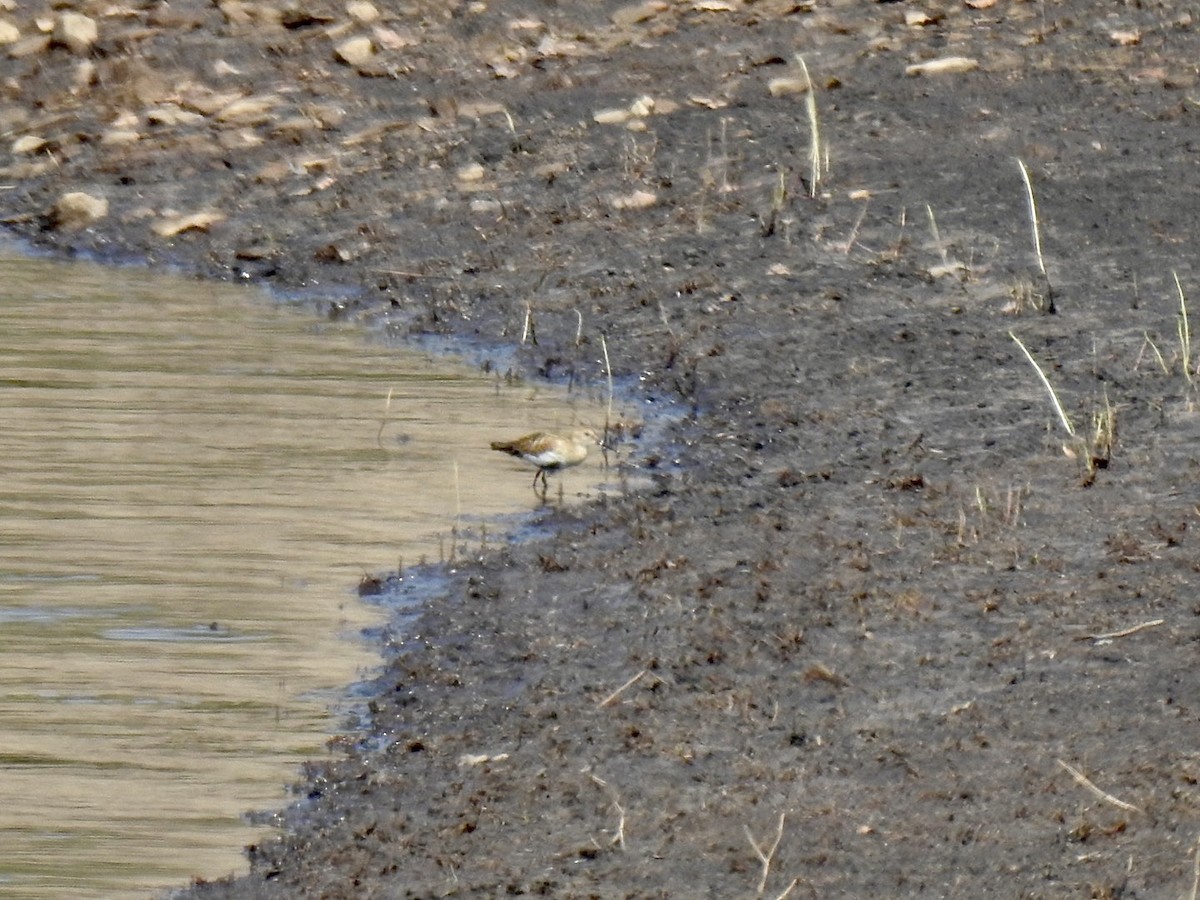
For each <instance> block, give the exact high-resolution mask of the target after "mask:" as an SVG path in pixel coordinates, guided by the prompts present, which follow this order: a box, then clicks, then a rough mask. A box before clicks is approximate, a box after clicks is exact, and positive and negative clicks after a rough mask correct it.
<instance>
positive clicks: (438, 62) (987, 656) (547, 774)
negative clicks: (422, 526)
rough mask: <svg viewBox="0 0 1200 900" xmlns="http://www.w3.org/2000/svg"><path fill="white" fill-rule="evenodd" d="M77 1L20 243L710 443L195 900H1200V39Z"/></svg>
mask: <svg viewBox="0 0 1200 900" xmlns="http://www.w3.org/2000/svg"><path fill="white" fill-rule="evenodd" d="M75 6H76V7H77V11H78V12H80V13H83V14H87V15H90V16H91V17H92V18H93V19H94V21H95V23H96V24H97V26H98V27H97V35H96V37H95V39H94V40H93V41H91V42H87V41H85V42H83V43H82V45H80V44H79V40H80V39H78V38H76V39H73V40H71V39H68V38H67V37H61V36H57V35H56V34H50V35H47V36H46V37H45V39H44V40H43V41H42V42H41V43H38V42H37V40H35V39H39V38H38V36H39V32H38V29H37V23H36V22H34V21H33V20H32V19H30V20H28V21H17V19H18V16H17V15H16V14H15V13H10V14H9V18H11V19H13V20H14V22H15V24H17V26H18V28H19V29H20V32H21V35H22V40H29V41H31V43H29V44H27V45H26V44H20V43H18V44H16V45H13V47H19V48H20V52H16V51H15V50H12V49H11V48H10V52H9V53H8V54H7V55H6V56H5V57H4V58H3V60H0V70H2V71H3V73H4V79H5V80H4V90H5V92H6V94H7V96H8V107H7V111H6V112H5V116H6V122H5V125H6V129H5V130H6V132H7V133H8V135H9V136H10V140H13V141H16V140H17V139H20V138H32V139H33V140H27V141H25V142H24V143H22V144H21V145H20V146H19V147H18V146H17V145H16V144H14V145H13V147H12V152H10V153H9V155H8V159H7V165H6V167H5V175H4V180H5V187H6V188H7V189H6V190H4V191H3V192H2V193H0V219H2V220H3V221H4V223H5V224H6V226H7V227H8V228H9V229H10V231H11V232H12V233H13V234H15V235H16V236H18V237H20V238H21V239H23V240H26V241H29V242H31V243H32V245H33V246H35V247H38V248H44V249H48V250H50V251H52V252H56V253H64V254H84V255H88V256H91V257H95V258H99V259H103V260H109V261H114V262H128V261H138V262H140V263H148V264H150V265H154V266H172V267H176V268H179V269H180V270H182V271H185V272H190V273H195V274H196V275H197V276H200V277H205V278H219V279H225V280H237V281H250V282H255V283H262V284H264V285H266V286H267V287H270V288H272V289H274V290H277V291H281V292H289V293H290V292H300V293H302V294H303V296H305V297H309V298H317V299H314V300H312V301H311V302H313V303H314V305H315V306H316V307H317V309H318V311H319V313H320V314H321V315H329V316H337V317H347V318H353V319H356V320H360V321H362V322H363V324H364V327H368V328H382V329H387V330H388V331H389V333H392V334H397V335H408V336H411V337H413V338H414V339H423V338H424V339H428V338H430V337H431V336H435V337H436V338H437V339H439V340H442V339H444V340H449V341H454V342H462V343H463V345H467V346H471V347H474V348H476V350H477V352H479V353H480V355H481V361H483V362H486V361H487V360H488V359H489V354H490V353H493V352H494V354H495V358H494V360H493V363H492V364H493V365H497V366H501V367H503V368H505V369H509V368H511V369H512V374H513V375H514V376H515V377H525V378H530V379H536V378H550V379H553V380H556V381H565V380H568V379H574V380H576V381H577V382H578V383H582V384H585V385H597V384H600V383H602V380H603V378H604V374H605V370H604V365H603V363H602V356H601V346H600V337H601V336H602V335H603V336H604V338H605V342H604V343H605V346H606V347H607V349H608V351H609V354H610V359H611V363H612V368H613V371H614V374H615V376H616V377H617V378H618V379H620V380H621V382H622V383H623V384H626V385H628V386H629V391H630V397H631V398H632V399H631V403H632V405H633V406H634V407H636V408H637V409H639V410H640V411H641V415H642V417H643V418H645V419H646V420H649V421H655V420H656V410H657V409H658V408H660V407H669V408H670V409H671V410H673V411H677V414H676V415H674V416H673V417H672V418H671V419H670V420H669V421H668V422H666V423H665V425H664V426H663V428H662V430H661V436H660V437H656V438H654V439H653V440H652V439H651V438H650V437H649V436H648V435H647V436H644V437H634V438H632V439H630V440H628V441H627V442H626V443H625V444H624V445H623V446H622V450H623V452H624V453H625V454H626V457H627V459H628V460H629V462H630V463H631V464H633V465H635V466H637V467H638V468H639V469H640V470H641V471H642V472H643V473H645V474H646V475H647V476H648V477H649V478H650V486H649V487H646V488H644V489H639V490H637V491H636V492H630V493H629V494H628V495H625V496H619V497H610V498H608V499H607V500H606V501H605V502H604V503H602V504H597V505H594V506H592V507H589V508H587V509H585V510H582V511H579V512H563V511H558V510H555V509H553V508H551V509H547V510H545V511H543V512H542V513H541V514H540V515H541V516H542V519H543V522H542V524H543V525H544V534H543V536H542V537H541V538H540V539H538V540H532V541H526V542H521V543H513V544H510V545H506V546H504V547H503V548H500V549H498V550H495V551H494V552H489V553H487V554H486V555H484V556H482V557H480V558H477V559H474V560H471V561H469V562H466V563H464V564H463V565H461V566H460V567H458V569H457V570H456V571H455V572H454V573H452V574H451V576H450V577H449V579H448V581H447V583H446V588H445V590H444V591H443V592H441V593H440V594H439V595H438V596H430V597H429V598H428V600H427V603H426V607H425V611H424V613H423V614H422V616H421V618H420V619H419V621H418V622H417V623H416V625H415V626H411V627H410V626H408V625H406V626H405V627H404V628H402V629H397V630H396V631H395V632H394V633H393V634H392V635H391V636H390V638H389V642H388V643H389V646H387V647H386V648H385V652H386V653H387V654H388V655H389V657H390V658H391V662H390V663H389V666H388V669H387V671H386V673H385V674H384V675H383V676H382V677H381V678H380V680H379V681H378V683H377V685H376V690H377V694H376V696H375V697H374V698H373V700H372V702H371V715H372V719H371V722H370V725H369V728H367V729H366V731H365V733H364V734H363V735H362V740H361V743H358V744H356V745H354V746H349V747H346V748H345V750H346V752H345V755H344V756H340V757H337V758H335V759H332V760H328V761H322V762H315V763H313V764H312V766H311V767H309V769H308V770H307V771H306V772H305V773H304V777H303V779H302V782H301V784H300V785H299V786H298V789H297V790H298V795H299V796H300V797H301V799H300V800H299V801H298V803H297V804H296V805H295V806H294V807H292V808H291V809H289V810H288V811H287V812H286V813H285V814H284V815H283V816H282V817H281V818H282V821H283V825H284V830H283V832H282V834H281V835H280V837H279V838H278V839H275V840H272V841H269V842H266V843H264V844H262V845H261V846H257V847H254V848H251V850H250V864H251V869H250V874H249V875H248V876H246V877H243V878H238V879H233V880H227V881H217V882H206V883H197V884H196V885H193V886H192V887H191V888H190V889H188V890H186V891H184V892H183V893H182V894H181V895H180V896H194V897H230V898H233V897H293V896H322V897H358V898H361V897H383V896H388V897H394V896H411V897H433V896H477V895H499V894H540V895H545V896H563V897H585V896H596V897H601V896H603V897H609V896H624V897H651V896H654V897H667V896H711V897H726V896H746V895H761V896H772V897H774V896H783V895H789V896H820V897H824V896H858V897H865V896H910V895H911V896H917V895H920V896H946V897H951V896H1020V897H1067V896H1071V897H1078V896H1091V897H1158V896H1181V895H1186V894H1187V892H1188V890H1189V889H1192V885H1193V880H1194V877H1195V876H1194V871H1195V870H1194V866H1195V858H1196V843H1197V834H1198V833H1200V794H1198V790H1197V781H1198V779H1200V753H1198V752H1197V751H1196V749H1195V748H1196V746H1197V740H1196V739H1197V737H1200V735H1198V728H1197V709H1196V704H1197V696H1198V694H1197V688H1198V687H1200V684H1198V680H1200V679H1198V676H1197V674H1196V668H1195V664H1194V654H1195V643H1196V640H1197V636H1198V634H1200V631H1198V627H1197V626H1198V625H1200V622H1198V620H1197V616H1198V615H1200V605H1198V604H1197V601H1196V590H1195V584H1196V579H1197V578H1198V577H1200V576H1198V575H1197V563H1196V560H1197V559H1198V554H1197V550H1198V549H1200V547H1198V540H1197V524H1198V523H1197V515H1198V507H1197V502H1198V500H1200V496H1198V491H1197V489H1196V475H1197V469H1198V468H1200V451H1198V450H1197V447H1198V446H1200V445H1198V443H1197V437H1198V436H1200V413H1198V412H1197V391H1196V387H1195V385H1194V383H1193V382H1194V379H1195V378H1196V377H1197V375H1196V374H1195V360H1194V359H1192V357H1191V353H1190V345H1189V343H1188V339H1187V335H1188V334H1190V332H1188V331H1183V330H1181V329H1180V325H1181V323H1182V322H1183V321H1184V317H1183V316H1181V302H1180V296H1179V289H1180V288H1182V289H1183V293H1184V300H1183V304H1182V308H1183V309H1186V308H1187V305H1188V299H1187V293H1188V291H1189V290H1190V289H1192V286H1194V285H1196V284H1200V272H1198V271H1197V270H1196V266H1195V263H1194V260H1195V259H1196V237H1195V236H1196V234H1197V233H1200V202H1198V200H1200V196H1198V195H1200V190H1198V179H1197V178H1196V176H1195V173H1194V158H1193V157H1194V154H1193V153H1192V148H1193V144H1194V141H1195V134H1196V127H1197V121H1198V116H1200V90H1197V81H1198V76H1197V70H1196V66H1195V63H1194V60H1195V59H1196V58H1198V51H1200V24H1198V23H1197V21H1195V19H1194V12H1188V11H1180V10H1178V9H1176V8H1173V7H1172V6H1171V5H1168V4H1156V3H1147V4H1142V5H1141V6H1138V7H1132V6H1119V7H1116V6H1114V7H1113V8H1111V9H1110V8H1109V7H1106V6H1105V7H1097V5H1096V4H1094V3H1085V2H1072V0H1067V2H1061V3H1055V2H1047V3H1044V4H1032V3H1030V4H1022V3H1017V4H995V5H992V4H989V3H987V2H986V0H983V2H978V0H977V2H970V3H929V4H925V5H923V6H921V7H920V8H918V7H916V6H915V5H911V4H907V3H904V4H894V3H887V4H874V5H871V6H869V7H866V6H863V5H861V4H853V3H842V2H832V3H828V4H808V3H794V2H776V0H760V2H757V3H741V2H727V3H725V2H722V3H694V4H693V3H687V4H684V3H666V2H663V3H654V2H651V3H645V4H641V5H636V6H634V5H626V4H613V3H593V2H582V0H580V2H559V3H556V4H545V3H535V2H525V0H518V2H514V3H507V4H492V5H489V4H483V3H473V4H461V5H456V4H450V5H447V4H443V3H432V2H430V3H421V2H414V3H408V4H402V5H399V6H398V7H396V8H388V9H384V8H383V5H382V4H381V5H380V7H379V8H378V9H375V8H374V7H372V9H375V13H376V14H377V17H374V18H373V17H372V16H371V15H370V14H369V12H368V11H367V9H366V7H365V6H362V5H353V4H352V5H351V6H353V10H351V9H350V7H346V8H343V7H341V6H338V5H335V4H325V3H313V4H309V5H307V6H304V7H302V8H301V7H299V6H295V5H287V4H284V5H280V6H276V5H273V4H239V3H233V2H226V3H222V4H217V5H212V4H207V3H202V2H199V0H181V2H176V3H171V4H166V3H158V4H155V3H150V4H138V5H135V6H133V7H130V8H122V9H121V10H119V11H113V10H111V9H108V10H107V11H106V9H107V8H106V7H103V6H102V5H100V4H90V3H85V2H80V3H77V4H75ZM364 37H365V38H368V39H369V43H368V45H366V55H365V56H364V55H362V53H363V51H364V45H363V44H362V42H361V41H359V42H358V43H357V44H356V45H354V46H349V45H347V43H346V42H347V41H350V40H352V39H355V38H364ZM797 53H800V54H802V56H803V59H804V61H805V65H806V66H807V68H808V71H809V73H810V76H811V78H812V81H813V83H814V84H815V86H816V95H815V96H816V100H817V111H818V121H819V123H820V129H819V130H820V141H819V146H820V148H821V152H820V153H819V154H818V159H819V161H820V162H821V163H822V164H823V163H824V161H825V158H826V155H827V158H828V164H829V165H828V171H827V172H820V173H819V174H820V178H819V179H818V180H816V182H815V183H814V177H813V175H814V169H813V161H812V159H811V157H810V148H811V137H812V129H811V123H812V119H811V117H810V115H809V113H808V109H807V106H806V101H805V94H804V93H803V87H802V86H801V85H802V80H803V73H802V71H801V68H800V66H799V64H798V62H797V60H796V54H797ZM947 59H954V60H967V61H968V62H954V63H941V64H940V65H942V66H944V67H945V66H948V67H949V70H948V71H945V70H943V71H938V70H937V69H936V67H935V70H934V71H929V70H928V69H925V70H922V69H920V68H918V69H912V68H911V67H913V66H921V65H922V64H927V63H930V62H935V61H939V60H947ZM347 60H351V61H349V62H348V61H347ZM38 141H41V143H37V142H38ZM1018 159H1020V160H1021V161H1022V162H1023V163H1024V164H1025V166H1026V167H1027V169H1028V171H1029V173H1030V183H1031V185H1032V187H1033V190H1034V193H1035V196H1036V203H1037V211H1038V221H1039V226H1040V234H1039V237H1040V241H1041V252H1042V257H1041V259H1040V260H1039V259H1038V258H1037V256H1036V255H1035V253H1034V250H1033V240H1032V235H1031V222H1030V216H1029V210H1028V206H1027V197H1026V193H1025V188H1024V185H1023V182H1022V177H1021V173H1020V169H1019V166H1018V163H1017V160H1018ZM70 193H83V194H86V195H88V197H90V198H92V199H93V200H99V201H103V203H104V205H105V208H104V209H103V210H101V208H100V207H99V206H98V205H96V204H88V203H86V202H84V201H79V200H76V201H74V202H72V203H69V204H67V205H66V206H64V205H63V204H62V198H63V196H64V195H65V194H70ZM1176 277H1178V280H1179V287H1177V285H1176V281H1175V278H1176ZM1051 291H1052V292H1053V293H1052V296H1053V300H1054V303H1053V307H1051V304H1050V302H1049V300H1050V297H1051ZM531 320H532V322H533V323H534V324H535V326H536V337H537V342H536V344H534V343H532V342H531V341H529V340H528V339H527V340H526V341H525V343H524V344H523V345H522V344H521V338H522V336H523V335H525V336H526V337H527V338H528V334H527V329H528V326H529V324H530V322H531ZM1188 322H1189V327H1190V319H1189V320H1188ZM1013 336H1016V337H1018V338H1019V339H1020V341H1021V343H1022V344H1023V345H1024V346H1025V347H1026V348H1027V349H1028V351H1029V353H1030V355H1031V356H1032V357H1033V359H1034V360H1035V362H1036V363H1037V364H1038V366H1039V367H1040V369H1041V371H1042V372H1043V373H1044V375H1045V377H1046V378H1047V380H1048V381H1049V382H1050V384H1051V385H1052V387H1053V388H1054V390H1055V391H1056V396H1057V397H1058V398H1059V400H1060V402H1061V404H1062V407H1063V409H1062V415H1061V416H1060V415H1059V414H1058V413H1057V412H1056V410H1055V409H1054V407H1053V405H1052V402H1051V399H1050V397H1049V395H1048V392H1047V391H1046V389H1045V388H1044V386H1043V384H1042V383H1041V381H1040V377H1039V375H1038V374H1037V372H1036V371H1035V369H1034V367H1033V366H1031V365H1030V362H1029V360H1028V359H1027V358H1026V356H1025V354H1024V352H1023V351H1022V349H1021V347H1020V346H1019V345H1018V344H1017V342H1016V341H1014V340H1013ZM489 348H492V349H489ZM1063 420H1065V421H1063ZM1066 425H1069V426H1070V428H1071V429H1072V430H1073V431H1074V434H1071V433H1068V430H1067V428H1066V427H1065V426H1066Z"/></svg>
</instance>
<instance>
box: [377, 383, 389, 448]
mask: <svg viewBox="0 0 1200 900" xmlns="http://www.w3.org/2000/svg"><path fill="white" fill-rule="evenodd" d="M391 409H392V389H391V388H388V395H387V400H385V401H384V403H383V416H381V417H380V419H379V431H377V432H376V433H375V443H376V444H378V445H379V449H380V450H382V449H383V429H384V428H386V427H387V423H388V413H390V412H391Z"/></svg>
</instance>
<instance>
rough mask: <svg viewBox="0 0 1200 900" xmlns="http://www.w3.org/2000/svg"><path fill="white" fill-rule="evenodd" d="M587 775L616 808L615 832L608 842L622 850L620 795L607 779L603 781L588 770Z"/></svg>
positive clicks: (623, 814)
mask: <svg viewBox="0 0 1200 900" xmlns="http://www.w3.org/2000/svg"><path fill="white" fill-rule="evenodd" d="M588 777H589V778H590V779H592V781H594V782H596V784H598V785H599V786H600V787H602V788H603V789H604V791H605V793H607V794H608V799H609V800H611V801H612V805H613V808H614V809H616V811H617V833H616V834H614V835H613V836H612V840H610V841H609V843H610V844H616V845H617V846H618V847H620V848H621V849H622V850H624V849H625V807H623V806H622V805H621V795H620V794H618V793H617V791H616V789H615V788H614V787H613V786H612V785H611V784H609V783H608V782H607V781H605V780H604V779H603V778H601V777H600V776H599V775H593V774H591V773H590V772H589V773H588Z"/></svg>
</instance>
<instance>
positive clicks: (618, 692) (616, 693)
mask: <svg viewBox="0 0 1200 900" xmlns="http://www.w3.org/2000/svg"><path fill="white" fill-rule="evenodd" d="M648 671H649V669H642V671H640V672H638V673H637V674H636V675H634V676H633V677H632V678H630V679H629V680H628V681H627V682H625V683H624V684H623V685H621V686H620V687H619V688H617V689H616V690H615V691H613V692H612V693H611V694H609V695H608V696H607V697H605V698H604V699H603V700H601V701H600V702H599V703H597V704H596V706H598V707H601V708H603V707H605V706H608V705H609V704H611V703H612V702H613V701H615V700H616V699H617V698H618V697H620V696H621V693H622V692H623V691H625V690H626V689H628V688H631V687H633V686H634V685H635V684H637V683H638V681H639V680H640V679H641V678H642V677H643V676H644V675H645V674H646V672H648Z"/></svg>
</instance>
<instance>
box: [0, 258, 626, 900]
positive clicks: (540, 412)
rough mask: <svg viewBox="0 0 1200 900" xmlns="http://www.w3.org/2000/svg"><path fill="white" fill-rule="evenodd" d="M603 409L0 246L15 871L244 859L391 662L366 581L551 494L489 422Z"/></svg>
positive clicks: (170, 878) (9, 825)
mask: <svg viewBox="0 0 1200 900" xmlns="http://www.w3.org/2000/svg"><path fill="white" fill-rule="evenodd" d="M389 392H390V395H391V400H390V403H389V402H388V400H387V398H388V395H389ZM597 415H599V416H600V419H599V420H600V421H603V417H602V414H599V413H597V411H596V409H594V408H591V409H588V408H582V407H580V406H577V405H575V404H574V402H573V401H572V402H568V399H567V398H565V397H563V396H561V395H558V396H555V395H552V394H549V393H538V392H535V391H533V390H532V389H530V388H528V387H524V388H522V387H501V386H499V385H498V384H497V383H496V380H495V378H494V376H492V377H489V376H486V375H484V374H482V373H479V372H475V371H471V370H467V369H464V368H462V367H456V366H454V365H452V364H450V363H448V362H446V361H444V360H434V359H430V358H427V357H425V356H422V355H419V354H413V353H412V352H411V351H409V352H400V351H398V350H397V349H396V348H394V347H388V346H384V345H383V344H382V343H381V342H378V341H376V342H371V341H369V340H367V339H366V338H364V337H363V336H362V334H361V333H360V332H359V331H358V330H356V329H355V328H353V327H351V326H339V325H334V324H330V323H326V322H317V321H316V320H315V319H314V317H313V316H311V315H310V314H308V313H301V312H297V311H293V310H289V309H285V308H281V307H280V306H278V305H277V304H273V303H271V302H270V301H267V300H265V299H263V298H261V297H258V296H256V295H253V294H249V293H246V292H241V291H237V290H235V289H233V288H219V287H214V286H213V285H211V284H206V283H200V282H192V281H184V280H177V279H170V278H165V277H156V276H153V275H151V274H150V273H147V272H143V271H137V270H111V269H104V268H97V267H91V266H75V265H72V266H67V265H63V264H61V263H46V262H39V261H28V260H14V259H0V896H5V897H106V898H107V897H123V896H143V897H144V896H147V895H148V894H150V893H152V892H153V891H154V890H155V889H158V888H162V887H164V886H178V885H181V884H184V883H186V882H187V880H188V879H189V878H190V877H192V876H201V877H205V878H214V877H219V876H221V875H225V874H228V873H230V872H240V871H243V870H244V869H245V863H244V861H243V858H242V855H241V851H240V848H241V847H242V846H243V845H245V844H246V843H249V842H252V841H253V840H255V839H256V837H258V836H259V834H260V833H261V832H260V831H257V830H255V829H253V828H251V827H250V826H248V825H247V824H245V823H244V821H243V819H242V815H243V813H245V812H246V811H247V810H252V809H263V808H272V807H278V806H280V805H282V804H283V803H284V802H286V799H287V798H286V795H285V793H284V785H286V784H287V783H289V782H291V781H292V780H293V779H294V777H295V775H296V770H297V766H298V764H299V763H300V762H301V761H303V760H304V759H309V758H313V757H314V756H319V755H321V754H322V753H324V752H327V751H326V750H325V748H324V745H325V741H326V740H327V738H328V735H329V734H330V733H331V731H333V730H335V729H336V728H337V727H338V725H339V720H338V713H337V710H336V709H335V705H336V704H337V703H338V702H339V698H341V697H342V694H343V691H344V688H345V686H346V685H347V684H349V683H351V682H353V681H354V680H355V679H356V678H357V677H358V676H360V675H361V674H363V673H364V672H366V671H368V670H369V668H370V667H371V666H373V665H375V664H376V663H377V662H378V660H377V657H376V656H375V654H374V652H373V650H372V648H371V647H370V646H368V645H367V643H366V642H364V641H362V640H360V639H359V638H358V634H359V632H360V630H361V629H362V628H363V627H364V626H368V625H370V624H372V623H373V622H374V621H375V618H374V617H375V613H374V611H372V610H371V609H369V608H368V607H365V606H363V605H362V604H360V602H359V601H358V599H357V597H356V596H355V595H354V591H353V588H354V586H355V585H356V584H357V582H358V580H359V578H360V577H361V576H362V575H363V573H364V572H376V571H379V570H384V569H394V568H395V566H396V564H397V561H398V560H400V559H403V560H404V562H405V563H411V562H415V561H416V560H417V558H418V557H419V556H421V555H428V556H429V557H430V558H432V559H436V558H437V557H438V554H439V541H438V538H437V536H438V535H443V536H444V535H446V534H448V533H449V531H450V529H451V527H452V526H453V525H454V524H455V523H456V521H457V522H458V523H459V524H460V525H465V526H467V527H469V528H474V529H478V527H479V523H480V522H481V521H483V520H485V519H486V517H488V516H495V515H497V514H499V513H503V512H511V511H513V510H517V509H522V508H528V507H529V506H531V505H532V503H533V502H534V501H533V494H532V491H531V490H530V485H529V482H530V478H531V476H532V472H531V471H529V472H527V471H525V470H524V469H521V468H519V467H518V464H517V463H516V462H515V461H513V460H511V459H509V458H506V457H504V456H501V455H500V454H495V453H492V452H491V451H490V450H488V449H487V446H488V441H489V440H491V439H493V438H495V437H497V436H515V435H517V434H520V433H521V432H522V431H523V430H532V429H534V428H543V427H556V426H557V427H569V426H570V425H571V424H572V423H573V422H574V421H576V419H578V418H582V419H583V420H588V419H589V417H591V421H596V418H595V417H596V416H597ZM385 419H386V421H385ZM381 426H382V428H381ZM597 474H598V469H597V468H596V467H594V466H592V464H591V463H590V462H589V463H588V464H586V465H585V466H584V467H581V469H579V470H573V471H571V472H568V473H566V475H565V478H566V484H567V488H568V493H571V492H574V491H576V490H583V489H584V488H585V486H586V484H587V483H588V481H589V479H590V480H592V481H594V480H596V476H597ZM442 546H445V544H443V545H442ZM331 711H332V712H331Z"/></svg>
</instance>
